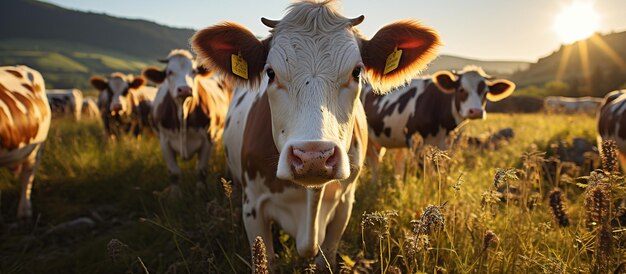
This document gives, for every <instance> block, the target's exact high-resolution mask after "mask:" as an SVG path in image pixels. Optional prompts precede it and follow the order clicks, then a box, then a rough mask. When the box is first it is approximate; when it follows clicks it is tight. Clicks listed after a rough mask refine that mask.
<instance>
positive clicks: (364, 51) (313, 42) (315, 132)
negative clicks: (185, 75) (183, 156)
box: [192, 1, 439, 265]
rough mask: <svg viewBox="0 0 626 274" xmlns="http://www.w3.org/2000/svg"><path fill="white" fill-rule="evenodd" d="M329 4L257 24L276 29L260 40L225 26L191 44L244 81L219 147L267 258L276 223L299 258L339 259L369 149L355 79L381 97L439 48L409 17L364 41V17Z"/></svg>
mask: <svg viewBox="0 0 626 274" xmlns="http://www.w3.org/2000/svg"><path fill="white" fill-rule="evenodd" d="M333 3H334V1H324V2H323V3H315V2H312V1H304V2H298V3H294V4H292V5H291V7H290V8H289V10H288V13H287V14H286V15H285V17H284V18H283V19H282V20H280V21H272V20H268V19H265V18H263V19H262V22H263V23H264V24H265V25H266V26H268V27H271V28H272V31H271V33H272V35H271V36H270V37H269V38H267V39H264V40H259V39H257V38H256V37H255V36H254V35H253V34H252V33H251V32H250V31H248V30H247V29H245V28H244V27H242V26H240V25H238V24H235V23H231V22H225V23H222V24H218V25H215V26H212V27H209V28H206V29H204V30H201V31H199V32H198V33H196V34H195V36H194V37H193V38H192V45H193V48H194V50H195V51H196V52H197V53H198V54H199V57H200V59H201V60H202V61H203V62H204V65H205V66H207V67H210V68H212V69H216V70H218V71H219V72H221V73H224V74H226V75H228V76H229V77H231V78H233V79H236V80H237V81H238V83H239V84H241V85H247V84H250V85H249V86H250V87H249V88H247V89H246V88H239V89H237V90H236V92H235V96H234V98H233V101H232V102H231V106H230V108H229V111H228V113H229V114H228V116H227V121H226V123H227V127H226V129H225V131H224V146H225V153H226V156H227V163H228V166H229V169H230V171H231V173H232V176H233V179H234V181H236V182H239V183H241V184H242V185H243V187H244V189H243V215H244V216H243V219H244V224H245V227H246V232H247V235H248V240H249V241H250V242H251V244H252V242H253V241H254V240H255V238H256V237H257V236H260V237H262V238H263V240H264V241H265V244H266V245H267V254H268V257H269V259H270V260H272V259H273V258H274V248H273V245H272V243H273V241H272V235H271V230H270V225H271V223H272V222H276V223H278V224H279V225H280V226H281V227H282V229H283V230H284V231H285V232H287V233H288V234H290V235H291V236H293V237H294V238H295V241H296V248H297V251H298V254H300V255H301V256H306V257H313V256H316V255H317V254H318V252H319V250H318V248H319V247H320V246H321V249H322V250H323V252H324V254H325V256H326V258H328V259H329V260H330V261H331V263H332V264H334V263H335V255H336V252H337V246H338V244H339V241H340V239H341V236H342V234H343V231H344V229H345V227H346V225H347V223H348V220H349V217H350V214H351V211H352V204H353V202H354V191H355V188H356V181H357V178H358V176H359V173H360V171H361V167H362V164H363V161H364V156H365V155H364V154H365V149H366V145H367V124H366V120H365V113H364V112H363V106H362V104H361V101H360V100H359V95H360V92H361V85H362V78H361V77H362V76H364V75H368V76H369V80H370V81H371V82H372V83H373V84H374V86H375V87H376V88H377V89H378V90H380V91H381V92H382V91H387V90H388V89H390V88H392V87H394V86H397V85H401V84H403V83H405V82H406V81H407V80H408V79H410V77H411V76H413V75H414V74H416V73H417V72H418V70H419V69H421V68H422V67H423V66H424V65H425V64H426V63H428V62H429V61H430V60H431V59H432V58H433V56H434V55H433V53H434V49H435V48H436V47H437V46H438V44H439V39H438V36H437V34H436V33H435V32H434V31H433V30H431V29H429V28H426V27H423V26H421V25H420V24H418V23H416V22H415V21H401V22H397V23H393V24H391V25H388V26H386V27H384V28H382V29H381V30H379V31H378V33H377V34H376V35H375V36H374V37H373V38H372V39H371V40H366V39H365V38H363V37H362V36H361V35H360V34H359V32H358V31H357V29H356V28H355V26H356V25H358V24H359V23H361V22H362V21H363V19H364V17H363V16H360V17H357V18H355V19H349V18H345V17H343V16H342V15H341V14H339V13H338V12H337V11H336V10H335V9H334V7H333ZM394 49H397V50H398V52H399V51H402V53H401V54H400V55H401V57H400V56H397V55H396V56H397V57H399V60H398V61H399V62H398V64H397V65H398V66H397V68H395V70H394V69H393V63H391V65H389V64H388V65H389V66H388V68H389V70H390V71H387V73H385V65H386V60H387V57H388V56H389V55H390V54H392V53H393V52H394ZM233 61H234V64H233ZM242 64H245V65H242ZM233 66H234V68H233ZM233 70H235V71H236V72H237V73H236V74H234V73H233V72H232V71H233ZM317 260H318V261H317V263H318V264H321V262H322V261H323V260H322V259H321V257H320V256H318V257H317ZM322 265H324V264H322Z"/></svg>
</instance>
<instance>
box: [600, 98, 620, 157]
mask: <svg viewBox="0 0 626 274" xmlns="http://www.w3.org/2000/svg"><path fill="white" fill-rule="evenodd" d="M625 111H626V89H623V90H616V91H612V92H610V93H608V94H607V95H606V96H605V97H604V101H603V102H602V105H601V106H600V111H599V113H598V118H597V120H598V138H597V139H598V150H599V151H602V141H604V140H613V141H615V143H616V145H617V149H618V158H619V161H620V163H621V166H622V168H624V167H626V155H625V153H626V113H625Z"/></svg>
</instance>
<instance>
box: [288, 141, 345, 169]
mask: <svg viewBox="0 0 626 274" xmlns="http://www.w3.org/2000/svg"><path fill="white" fill-rule="evenodd" d="M338 150H339V149H338V148H337V147H336V145H334V144H330V143H327V142H310V143H306V144H303V145H301V146H297V147H296V146H293V147H292V148H291V152H290V155H289V157H288V160H289V162H290V165H291V170H292V172H293V175H294V177H295V178H331V177H332V176H334V174H335V172H336V170H337V167H338V164H339V155H338V153H336V152H337V151H338Z"/></svg>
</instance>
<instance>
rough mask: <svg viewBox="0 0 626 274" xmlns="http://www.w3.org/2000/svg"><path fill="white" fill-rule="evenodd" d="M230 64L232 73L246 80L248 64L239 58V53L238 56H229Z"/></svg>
mask: <svg viewBox="0 0 626 274" xmlns="http://www.w3.org/2000/svg"><path fill="white" fill-rule="evenodd" d="M230 62H231V64H232V67H233V73H234V74H235V75H237V76H239V77H241V78H243V79H246V80H248V62H246V60H245V59H243V57H241V53H239V54H238V55H235V54H231V55H230Z"/></svg>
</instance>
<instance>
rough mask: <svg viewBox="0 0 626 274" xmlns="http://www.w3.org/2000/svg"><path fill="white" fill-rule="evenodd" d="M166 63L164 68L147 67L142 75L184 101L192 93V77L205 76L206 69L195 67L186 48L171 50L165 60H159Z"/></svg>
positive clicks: (193, 90)
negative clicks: (164, 86) (163, 86)
mask: <svg viewBox="0 0 626 274" xmlns="http://www.w3.org/2000/svg"><path fill="white" fill-rule="evenodd" d="M159 61H160V62H162V63H166V64H167V65H166V66H165V69H163V70H159V69H158V68H155V67H149V68H147V69H145V70H144V71H143V75H144V76H145V77H146V78H148V79H149V80H150V81H153V82H155V83H157V84H161V85H166V87H167V90H168V92H169V94H170V95H171V96H172V98H176V99H179V100H178V101H181V102H182V101H184V99H185V98H187V97H190V96H197V94H194V92H197V91H195V89H193V86H194V79H195V77H196V76H206V75H207V74H208V71H207V70H205V69H203V68H202V67H199V68H198V67H197V66H196V64H195V62H194V61H193V60H192V56H191V53H189V52H188V51H186V50H173V51H172V52H171V53H170V54H169V55H168V57H167V59H165V60H159Z"/></svg>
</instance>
